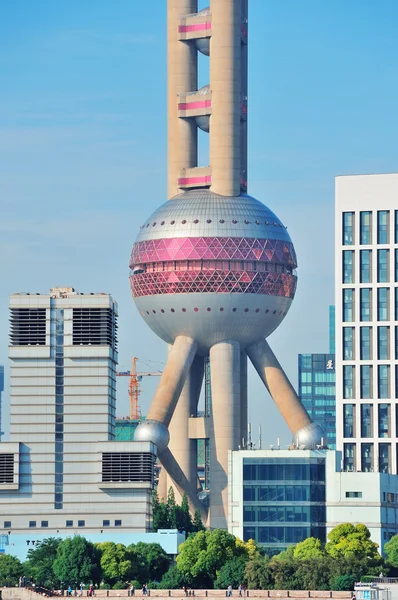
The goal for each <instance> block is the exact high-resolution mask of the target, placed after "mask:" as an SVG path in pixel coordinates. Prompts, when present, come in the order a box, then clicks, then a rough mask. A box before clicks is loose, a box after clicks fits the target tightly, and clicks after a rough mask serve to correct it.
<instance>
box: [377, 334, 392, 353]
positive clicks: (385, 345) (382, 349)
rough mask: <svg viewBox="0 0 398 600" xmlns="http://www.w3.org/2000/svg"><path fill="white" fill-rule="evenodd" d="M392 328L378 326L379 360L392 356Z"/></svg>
mask: <svg viewBox="0 0 398 600" xmlns="http://www.w3.org/2000/svg"><path fill="white" fill-rule="evenodd" d="M389 341H390V328H389V327H378V328H377V357H378V359H379V360H389V358H390V343H389Z"/></svg>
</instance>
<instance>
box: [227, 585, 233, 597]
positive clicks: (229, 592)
mask: <svg viewBox="0 0 398 600" xmlns="http://www.w3.org/2000/svg"><path fill="white" fill-rule="evenodd" d="M227 596H228V598H230V597H231V596H232V585H231V584H229V586H228V588H227Z"/></svg>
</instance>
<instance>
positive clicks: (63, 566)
mask: <svg viewBox="0 0 398 600" xmlns="http://www.w3.org/2000/svg"><path fill="white" fill-rule="evenodd" d="M53 571H54V574H55V576H56V577H58V579H59V580H60V581H62V582H64V584H66V585H69V584H70V585H78V584H79V583H80V582H82V583H91V582H94V583H99V580H100V568H99V556H98V551H97V550H96V548H95V547H94V545H93V544H92V543H91V542H88V541H87V540H86V539H85V538H84V537H82V536H80V535H76V536H74V537H71V538H66V539H65V540H62V542H61V543H60V544H59V546H58V550H57V557H56V559H55V561H54V565H53Z"/></svg>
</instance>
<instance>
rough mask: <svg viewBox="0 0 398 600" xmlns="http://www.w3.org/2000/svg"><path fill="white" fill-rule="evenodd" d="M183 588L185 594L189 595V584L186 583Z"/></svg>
mask: <svg viewBox="0 0 398 600" xmlns="http://www.w3.org/2000/svg"><path fill="white" fill-rule="evenodd" d="M182 589H183V590H184V594H185V595H186V596H188V588H187V586H186V585H184V587H183V588H182Z"/></svg>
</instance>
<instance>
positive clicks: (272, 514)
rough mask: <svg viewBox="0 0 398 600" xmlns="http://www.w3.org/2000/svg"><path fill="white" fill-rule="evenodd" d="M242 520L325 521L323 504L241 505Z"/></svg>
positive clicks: (261, 521)
mask: <svg viewBox="0 0 398 600" xmlns="http://www.w3.org/2000/svg"><path fill="white" fill-rule="evenodd" d="M243 521H244V522H249V523H253V522H259V523H264V522H278V521H279V522H287V523H306V522H308V523H325V521H326V508H325V505H323V506H322V505H320V506H319V505H315V506H279V505H275V506H256V505H254V506H250V505H245V506H244V507H243Z"/></svg>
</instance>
